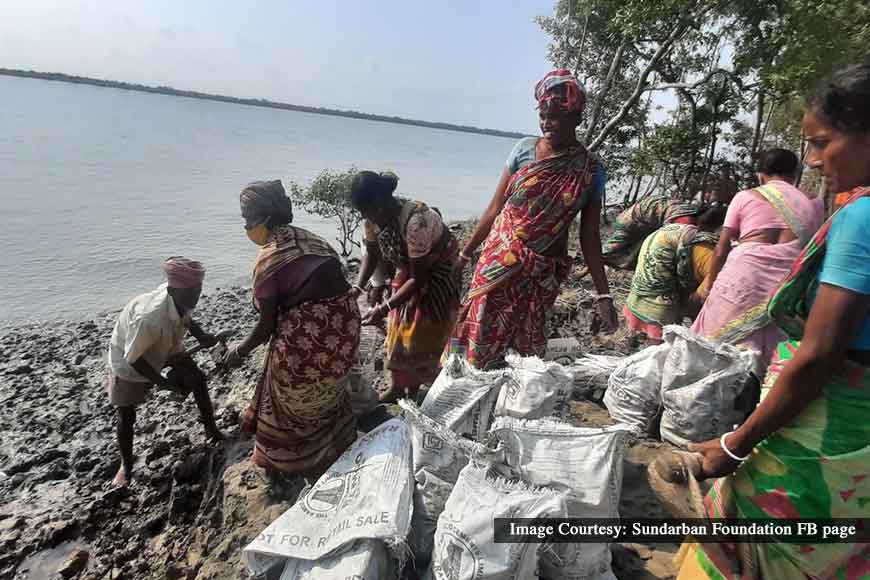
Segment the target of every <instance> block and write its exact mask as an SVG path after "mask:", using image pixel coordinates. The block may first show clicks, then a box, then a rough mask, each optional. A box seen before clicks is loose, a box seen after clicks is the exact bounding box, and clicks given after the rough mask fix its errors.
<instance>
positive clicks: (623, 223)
mask: <svg viewBox="0 0 870 580" xmlns="http://www.w3.org/2000/svg"><path fill="white" fill-rule="evenodd" d="M696 213H697V209H696V208H695V206H693V205H692V204H691V203H688V202H686V201H683V200H680V199H673V198H670V197H668V196H667V195H663V194H659V195H649V196H647V197H645V198H643V199H641V200H640V201H639V202H637V203H635V204H634V205H632V206H631V207H629V208H627V209H626V210H624V211H623V212H621V213H620V214H619V215H618V216H616V219H615V220H614V224H613V233H611V234H610V236H609V237H608V238H607V240H605V241H604V243H603V244H602V245H601V257H602V259H603V260H604V263H605V264H607V265H608V266H611V267H613V268H621V269H624V270H628V269H631V268H634V267H635V266H636V265H637V258H638V254H639V253H640V246H641V244H642V243H643V241H644V239H645V238H646V237H647V236H648V235H649V234H651V233H653V232H654V231H656V230H657V229H659V228H660V227H662V226H663V225H668V224H671V223H684V222H683V221H682V220H683V219H684V218H688V217H689V216H693V215H695V214H696Z"/></svg>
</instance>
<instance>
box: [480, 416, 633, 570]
mask: <svg viewBox="0 0 870 580" xmlns="http://www.w3.org/2000/svg"><path fill="white" fill-rule="evenodd" d="M491 433H492V435H493V436H494V437H495V439H497V440H498V442H499V443H500V444H501V446H503V448H504V454H505V461H506V463H507V465H508V466H509V467H510V468H511V469H512V471H513V472H514V473H515V474H516V475H517V476H518V477H520V478H521V479H522V480H523V481H526V482H529V483H531V484H533V485H535V486H546V487H547V488H549V489H553V490H558V491H561V492H562V493H564V494H565V498H566V514H567V515H566V517H572V518H611V519H618V518H619V498H620V494H621V491H622V471H623V456H624V453H625V447H626V444H627V443H628V441H629V440H630V438H631V437H632V428H631V427H630V426H629V425H614V426H611V427H606V428H601V429H593V428H583V427H574V426H572V425H568V424H567V423H563V422H560V421H555V420H531V421H529V420H519V419H516V418H513V417H499V418H497V419H496V420H495V422H494V423H493V426H492V430H491ZM610 560H611V556H610V547H609V545H608V544H606V543H582V544H581V543H571V544H555V545H554V546H553V547H552V551H545V552H544V553H543V554H542V556H541V563H540V569H541V573H542V576H543V577H546V578H548V579H550V580H561V579H574V578H588V579H590V580H615V577H614V575H613V571H612V570H611V567H610Z"/></svg>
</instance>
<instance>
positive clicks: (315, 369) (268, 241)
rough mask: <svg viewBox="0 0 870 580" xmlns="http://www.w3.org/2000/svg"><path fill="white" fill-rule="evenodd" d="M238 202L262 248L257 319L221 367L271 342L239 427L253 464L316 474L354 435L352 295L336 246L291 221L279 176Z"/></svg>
mask: <svg viewBox="0 0 870 580" xmlns="http://www.w3.org/2000/svg"><path fill="white" fill-rule="evenodd" d="M240 200H241V207H242V217H243V218H244V219H245V229H246V230H247V232H248V237H249V238H250V239H251V241H253V242H254V243H255V244H257V245H259V246H261V248H260V253H259V254H258V255H257V260H256V263H255V265H254V275H253V281H252V286H253V292H254V307H255V308H256V309H257V311H258V312H259V314H260V318H259V320H258V322H257V325H256V326H255V327H254V329H253V330H252V331H251V333H250V334H249V335H248V337H247V338H246V339H245V340H243V341H242V342H240V343H239V344H237V345H235V346H233V347H232V348H230V350H229V353H228V354H227V356H226V359H225V363H226V365H227V366H235V365H238V364H239V363H240V362H241V360H242V359H243V358H244V357H245V356H247V355H248V354H249V353H250V352H251V351H252V350H253V349H255V348H257V347H258V346H259V345H261V344H264V343H267V342H268V343H269V352H268V353H267V354H266V360H265V362H264V367H263V372H262V375H261V376H260V380H259V382H258V383H257V387H256V390H255V392H254V396H253V398H252V399H251V402H250V404H249V405H248V407H247V409H245V411H244V413H243V415H242V428H243V429H244V430H245V431H247V432H249V433H252V434H254V435H255V437H256V444H255V446H254V455H253V458H252V459H253V462H254V463H255V464H256V465H258V466H260V467H263V468H265V469H266V470H267V471H272V472H280V473H286V474H296V475H302V476H304V477H307V478H308V479H317V478H318V477H319V476H320V475H321V474H322V473H323V472H324V471H325V470H326V469H327V468H328V467H329V466H330V465H331V464H332V463H333V462H334V461H335V460H336V459H337V458H338V456H339V455H341V453H342V452H343V451H344V450H345V449H346V448H347V447H349V446H350V445H351V443H353V442H354V440H355V439H356V420H355V418H354V416H353V413H352V412H351V407H350V401H349V400H348V396H347V384H348V381H349V374H350V370H351V367H352V366H353V364H354V362H355V360H356V352H357V349H358V347H359V338H360V313H359V308H358V306H357V302H356V296H355V295H354V294H353V292H351V288H350V285H349V284H348V283H347V280H346V279H345V277H344V273H343V272H342V269H341V262H340V261H339V257H338V254H336V253H335V250H333V249H332V247H331V246H330V245H329V244H328V243H327V242H326V241H325V240H323V239H322V238H320V237H319V236H316V235H315V234H313V233H311V232H309V231H306V230H304V229H302V228H298V227H296V226H293V225H290V223H291V222H292V221H293V212H292V209H291V207H290V199H289V198H288V197H287V195H286V193H285V192H284V186H283V185H281V182H280V181H258V182H255V183H251V184H249V185H248V186H247V187H245V189H243V190H242V193H241V195H240Z"/></svg>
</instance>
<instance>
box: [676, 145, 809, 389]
mask: <svg viewBox="0 0 870 580" xmlns="http://www.w3.org/2000/svg"><path fill="white" fill-rule="evenodd" d="M798 163H799V161H798V158H797V157H796V156H795V154H794V153H792V152H791V151H787V150H785V149H771V150H769V151H765V152H764V153H762V155H761V158H760V160H759V166H758V180H759V182H760V183H761V186H759V187H756V188H754V189H747V190H744V191H741V192H740V193H738V194H737V195H736V196H735V197H734V200H733V201H732V202H731V204H730V206H729V207H728V214H727V215H726V217H725V225H724V227H723V228H722V233H721V235H720V237H719V244H718V246H717V247H716V253H715V256H714V258H713V264H712V272H711V274H710V276H711V279H712V282H713V283H712V284H711V285H710V286H709V288H710V292H709V294H708V296H707V299H706V301H705V302H704V307H703V308H702V309H701V312H700V314H699V315H698V318H696V319H695V323H694V325H693V326H692V331H693V332H695V334H699V335H701V336H704V337H707V338H710V339H713V340H718V341H720V342H725V343H729V344H736V345H741V346H745V347H747V348H750V349H752V350H755V351H758V352H760V353H761V359H760V361H759V364H760V368H759V369H758V370H759V372H763V371H764V369H766V368H767V364H768V363H769V362H770V357H771V356H772V354H773V351H774V349H775V347H776V345H777V343H779V342H780V341H782V340H783V339H784V334H783V333H782V331H781V330H780V329H779V327H778V326H776V325H774V324H772V323H771V320H770V316H768V314H767V305H768V301H769V298H770V294H771V292H772V291H773V290H775V289H776V288H777V287H778V286H779V284H780V283H782V281H783V280H784V279H785V277H786V276H787V275H788V273H789V270H790V269H791V266H792V263H793V262H794V260H795V258H797V256H798V254H799V253H800V251H801V249H803V247H804V246H805V245H806V243H807V242H808V241H809V239H810V238H811V237H812V236H813V234H815V233H816V230H818V229H819V226H821V224H822V219H823V214H824V204H823V202H822V200H821V198H817V199H810V198H808V197H807V196H806V194H804V193H803V192H802V191H800V190H799V189H797V188H796V187H795V186H793V185H792V183H793V182H794V180H795V178H796V176H797V170H798ZM733 241H737V242H738V243H737V246H736V247H735V248H734V249H732V242H733Z"/></svg>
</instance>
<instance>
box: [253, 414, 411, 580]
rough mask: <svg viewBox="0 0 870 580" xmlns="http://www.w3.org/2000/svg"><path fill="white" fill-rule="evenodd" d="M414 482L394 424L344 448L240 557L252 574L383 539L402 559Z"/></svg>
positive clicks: (400, 425) (405, 437)
mask: <svg viewBox="0 0 870 580" xmlns="http://www.w3.org/2000/svg"><path fill="white" fill-rule="evenodd" d="M412 494H413V478H412V477H411V442H410V433H409V430H408V428H407V425H406V424H405V422H404V421H402V420H401V419H392V420H390V421H388V422H386V423H384V424H383V425H380V426H379V427H377V428H376V429H374V430H373V431H371V432H370V433H368V434H367V435H365V436H364V437H362V438H360V439H359V440H357V442H356V443H354V444H353V445H352V446H351V447H350V448H348V449H347V450H346V451H345V452H344V453H343V454H342V455H341V457H339V458H338V460H337V461H336V462H335V463H333V464H332V466H331V467H330V468H329V470H328V471H327V472H326V473H325V474H324V475H323V476H322V477H321V478H320V479H318V480H317V483H315V484H314V486H313V487H312V488H311V490H309V491H308V493H306V494H305V495H304V496H303V497H301V498H300V499H299V501H297V502H296V504H295V505H294V506H293V507H291V508H290V509H289V510H287V511H286V512H284V514H282V515H281V516H280V517H279V518H278V519H276V520H275V521H274V522H272V523H271V524H270V525H269V526H268V527H267V528H266V529H265V530H264V531H263V532H262V533H261V534H260V535H259V536H258V537H257V538H256V539H255V540H254V541H252V542H251V543H250V544H248V546H247V547H246V548H245V549H244V551H243V552H242V558H243V559H244V561H245V564H246V565H247V566H248V568H249V570H250V571H251V572H252V573H253V574H260V573H263V572H264V571H265V570H266V569H268V568H270V567H272V566H276V565H283V564H284V560H285V559H286V558H298V559H303V560H318V559H321V558H324V557H326V556H331V555H334V554H337V553H338V552H339V551H340V550H341V549H342V548H344V547H345V546H347V545H349V544H350V543H352V542H354V541H356V540H365V539H370V540H381V541H383V542H384V543H385V544H386V546H387V547H388V548H390V549H392V550H394V551H395V552H396V555H397V556H400V557H401V556H403V555H404V554H403V552H404V543H405V539H406V537H407V535H408V530H409V528H410V524H411V509H412V501H411V498H412Z"/></svg>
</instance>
